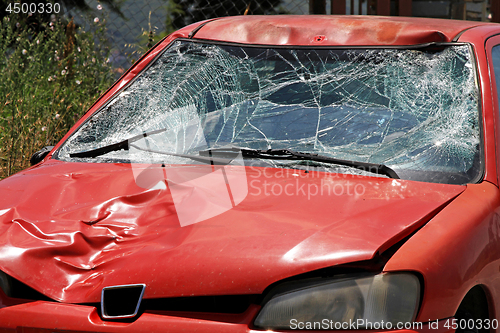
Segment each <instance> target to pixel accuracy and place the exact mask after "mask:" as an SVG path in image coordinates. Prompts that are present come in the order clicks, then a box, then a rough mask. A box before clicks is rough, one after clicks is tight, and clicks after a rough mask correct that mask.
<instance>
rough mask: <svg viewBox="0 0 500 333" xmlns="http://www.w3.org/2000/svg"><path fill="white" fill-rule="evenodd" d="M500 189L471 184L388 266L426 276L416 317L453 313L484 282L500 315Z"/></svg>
mask: <svg viewBox="0 0 500 333" xmlns="http://www.w3.org/2000/svg"><path fill="white" fill-rule="evenodd" d="M499 270H500V191H499V189H498V188H497V187H496V186H494V185H493V184H491V183H489V182H482V183H480V184H470V185H467V189H466V190H465V191H464V192H463V193H461V194H460V195H459V196H458V197H457V198H456V199H455V200H454V201H453V202H451V203H450V204H449V205H448V206H447V207H445V208H444V209H443V210H442V211H441V212H439V213H438V214H437V215H436V216H435V217H434V218H432V219H431V220H430V221H429V222H428V223H427V224H426V225H425V226H424V227H422V228H421V229H420V230H419V231H417V232H416V233H415V234H414V235H413V236H412V237H411V238H410V239H409V240H408V241H407V242H406V243H405V244H403V245H402V246H401V248H400V249H399V250H398V251H397V252H396V253H395V254H394V256H393V257H392V258H391V259H390V260H389V261H388V262H387V264H386V266H385V267H384V271H385V272H392V271H414V272H418V273H419V274H420V275H421V276H422V277H423V284H424V285H423V294H422V300H421V306H420V310H419V314H418V315H417V318H416V320H417V321H422V322H427V321H428V320H436V319H443V318H449V317H452V316H454V314H455V312H456V310H457V309H458V307H459V305H460V303H461V301H462V299H463V298H464V297H465V295H466V294H467V292H468V291H469V290H470V289H471V288H472V287H474V286H476V285H482V286H483V288H484V290H485V292H486V295H487V297H488V300H489V303H490V304H488V307H489V309H490V313H491V314H495V316H494V317H496V318H498V315H499V313H498V305H499V304H498V303H499V300H495V302H496V303H495V304H493V303H492V300H493V298H492V297H490V295H492V294H499V293H500V279H491V276H495V275H499Z"/></svg>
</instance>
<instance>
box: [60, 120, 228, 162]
mask: <svg viewBox="0 0 500 333" xmlns="http://www.w3.org/2000/svg"><path fill="white" fill-rule="evenodd" d="M167 130H168V129H167V128H162V129H159V130H154V131H149V132H145V133H142V134H138V135H136V136H133V137H131V138H129V139H126V140H123V141H120V142H117V143H113V144H110V145H107V146H103V147H99V148H96V149H91V150H86V151H81V152H77V153H70V154H69V157H81V158H84V157H88V158H95V157H98V156H101V155H104V154H107V153H110V152H112V151H118V150H122V149H123V150H129V148H130V147H133V148H135V149H138V150H142V151H147V152H151V153H156V154H162V155H168V156H178V157H184V158H189V159H191V160H193V161H198V162H202V163H210V164H216V165H226V164H229V163H231V161H232V160H233V159H232V158H229V159H225V158H212V157H204V156H196V155H187V154H176V153H168V152H163V151H157V150H152V149H147V148H141V147H139V146H137V145H134V144H132V143H133V142H135V141H138V140H141V139H143V138H146V137H148V136H150V135H154V134H158V133H162V132H166V131H167Z"/></svg>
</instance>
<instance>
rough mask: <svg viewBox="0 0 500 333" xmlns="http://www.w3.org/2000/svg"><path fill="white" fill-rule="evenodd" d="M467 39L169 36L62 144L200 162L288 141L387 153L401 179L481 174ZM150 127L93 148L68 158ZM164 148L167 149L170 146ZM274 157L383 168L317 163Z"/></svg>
mask: <svg viewBox="0 0 500 333" xmlns="http://www.w3.org/2000/svg"><path fill="white" fill-rule="evenodd" d="M472 60H473V57H472V55H471V50H470V47H469V46H468V45H463V44H443V45H433V46H428V47H423V48H409V49H404V48H365V49H362V48H353V49H310V48H298V47H297V48H293V47H291V48H276V47H274V48H273V47H267V48H266V47H252V46H241V45H227V44H212V43H202V42H194V41H188V40H177V41H174V42H173V43H172V44H171V45H170V46H169V47H168V48H167V49H166V50H165V51H164V52H163V53H162V54H161V56H159V57H158V58H157V59H156V60H155V61H154V63H153V64H152V65H151V66H149V67H148V68H146V69H145V70H144V71H143V72H142V73H141V74H140V75H139V76H138V77H137V78H136V79H135V80H134V81H133V82H132V84H130V85H129V86H128V87H126V88H125V89H123V90H122V91H121V92H119V93H118V94H117V95H116V96H115V97H114V98H113V99H112V100H111V102H109V103H108V104H107V105H106V106H105V107H103V108H102V109H101V110H100V111H99V112H97V113H95V114H94V115H93V116H92V117H91V118H89V120H88V121H86V122H85V123H84V124H83V125H82V126H81V127H80V128H79V129H78V130H77V131H76V132H75V133H74V134H73V135H72V136H71V137H70V138H69V139H68V140H67V141H66V142H65V143H64V144H63V146H62V147H61V148H60V150H59V152H58V155H57V158H58V159H61V160H65V161H77V162H97V163H116V162H124V163H152V162H153V163H162V164H197V163H203V162H199V161H196V160H192V159H190V158H188V157H186V156H179V155H190V156H200V151H201V150H206V149H211V148H220V147H244V148H250V149H260V150H267V149H290V150H293V151H298V152H307V153H314V154H320V155H323V156H328V157H334V158H338V159H344V160H349V161H361V162H370V163H377V164H384V165H386V166H388V167H390V168H392V169H393V170H395V171H396V172H397V174H398V176H399V177H400V178H402V179H411V180H418V181H430V182H438V183H452V184H464V183H468V182H472V181H475V180H477V179H478V178H479V177H480V174H481V172H482V171H481V170H482V167H481V158H480V156H481V155H480V150H481V148H480V147H481V135H480V130H481V128H480V126H479V106H478V105H479V102H478V101H479V93H478V85H477V82H476V74H475V66H474V64H473V61H472ZM155 130H161V131H158V133H156V134H154V133H153V134H149V135H147V137H144V138H142V139H139V140H134V142H133V143H132V142H131V143H130V144H129V145H128V147H127V148H128V149H127V148H125V149H119V150H114V151H109V152H107V153H105V154H102V155H100V156H94V157H71V156H70V154H72V153H75V152H82V151H89V150H93V149H97V148H100V147H105V146H107V145H110V144H116V143H117V142H121V141H123V140H127V139H128V138H131V137H134V136H136V135H140V134H141V133H148V132H151V131H155ZM162 152H163V153H169V154H174V155H165V154H162ZM257 162H258V163H261V164H259V165H263V166H267V167H276V168H304V167H315V168H318V170H324V171H333V172H340V173H355V174H360V173H361V174H365V175H367V176H368V175H369V176H380V175H375V174H370V173H363V171H360V170H357V169H352V168H349V167H341V166H335V165H331V164H326V163H323V162H307V161H293V160H280V159H266V160H261V159H259V158H256V157H253V158H245V161H244V163H245V164H246V165H249V164H251V163H257Z"/></svg>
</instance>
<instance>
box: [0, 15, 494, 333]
mask: <svg viewBox="0 0 500 333" xmlns="http://www.w3.org/2000/svg"><path fill="white" fill-rule="evenodd" d="M196 27H198V24H193V25H191V26H189V27H186V28H183V29H181V30H179V31H178V32H175V33H173V34H171V35H170V36H169V37H167V38H166V39H165V40H163V41H162V42H160V43H159V44H158V45H157V46H156V47H155V48H154V49H153V50H151V51H150V52H149V53H148V54H147V55H145V56H144V57H143V58H142V59H141V60H140V61H138V62H137V63H136V64H135V65H134V66H133V67H132V68H131V69H130V70H129V71H128V72H127V73H125V74H124V76H123V77H122V78H121V79H120V80H119V81H118V82H117V83H116V84H115V85H114V86H113V87H112V88H111V89H110V90H108V91H107V92H106V93H105V94H104V95H103V96H102V97H101V98H100V99H99V100H98V101H97V102H96V104H94V106H93V107H92V108H91V110H90V111H89V112H88V113H87V115H85V116H84V117H83V118H82V119H80V120H79V122H78V123H77V124H76V125H75V126H74V127H73V129H72V130H71V131H70V132H69V133H68V134H67V135H66V136H65V138H64V139H63V140H62V141H61V142H63V141H64V140H65V139H66V138H67V137H68V136H69V135H70V134H71V133H72V132H73V131H74V130H75V129H76V128H77V127H78V126H79V125H80V124H81V123H82V122H84V121H85V120H86V119H87V118H88V117H89V116H90V115H91V114H92V113H93V112H95V111H97V110H98V109H99V108H100V107H101V106H102V105H103V104H104V103H106V101H107V100H109V99H110V98H111V97H112V96H113V95H114V94H115V93H117V92H118V91H119V90H120V89H121V88H122V87H123V86H125V85H126V84H127V83H128V82H130V80H132V79H133V78H134V77H135V76H136V75H137V74H138V73H140V72H141V70H142V69H143V68H144V67H145V66H147V65H148V63H149V62H150V61H151V60H152V59H154V57H155V56H156V55H157V54H158V53H159V52H161V50H162V49H163V48H164V47H166V46H167V45H168V44H169V43H170V42H171V41H173V40H174V39H176V38H181V37H182V38H187V37H188V35H189V33H190V32H192V31H193V29H195V28H196ZM462 31H465V32H464V33H463V34H462V35H461V36H460V39H459V41H461V42H466V43H470V45H471V46H472V47H473V50H474V54H475V58H476V60H477V70H478V74H479V83H480V87H481V103H482V104H481V106H482V117H483V118H482V128H483V131H484V138H483V140H484V160H485V175H484V180H483V181H482V182H481V183H479V184H472V185H467V186H456V185H442V184H430V183H423V182H412V181H404V180H397V181H396V180H392V179H383V178H376V177H356V176H344V175H339V177H334V178H332V179H325V178H322V177H324V175H323V174H321V173H318V172H311V173H309V174H302V173H300V172H298V171H296V173H295V174H296V175H294V174H293V173H292V172H290V171H292V170H289V172H285V174H283V170H278V169H262V168H246V169H245V170H244V169H243V168H242V167H239V168H240V169H238V170H239V172H243V171H245V172H246V176H247V180H248V184H249V194H248V195H247V196H246V198H245V199H244V200H243V201H242V202H241V203H240V204H239V205H237V206H236V207H235V208H233V209H231V210H229V211H227V212H225V213H223V214H220V215H218V216H215V217H212V218H210V219H208V220H205V221H203V222H200V223H196V224H193V225H189V226H186V227H180V224H179V219H178V217H177V215H176V211H175V207H174V205H173V200H172V196H171V194H170V192H169V190H168V189H167V190H144V189H142V188H139V187H138V186H137V185H136V183H135V180H134V177H133V174H132V170H131V168H130V166H129V165H126V164H97V163H96V164H84V163H67V162H61V161H56V160H51V158H50V155H49V156H48V157H47V158H46V159H45V161H44V162H42V163H40V164H39V165H37V166H35V167H32V168H30V169H29V170H25V171H23V172H20V173H18V174H16V175H14V176H12V177H9V178H7V179H5V180H3V181H1V182H0V244H1V245H2V247H1V249H0V269H1V270H3V271H4V272H6V273H8V274H10V275H12V276H13V277H15V278H17V279H19V280H21V281H22V282H24V283H25V284H27V285H29V286H31V287H33V288H35V289H36V290H38V291H40V292H41V293H43V294H45V295H46V296H48V297H50V298H53V299H54V300H57V301H60V302H42V301H29V300H28V301H26V300H17V299H11V298H8V297H7V296H5V295H4V294H3V293H0V303H1V305H0V307H2V309H0V327H2V329H0V332H4V331H5V332H16V331H21V332H49V331H57V330H61V331H64V330H66V331H71V330H73V331H100V332H141V331H143V332H152V331H158V330H162V329H165V327H168V330H169V331H171V332H180V331H189V332H194V331H201V332H257V331H253V330H252V322H253V319H254V318H255V316H256V314H257V312H258V311H259V306H258V305H252V306H250V307H249V308H248V309H247V311H245V312H244V313H242V314H238V315H225V314H212V313H204V314H200V313H166V312H159V311H156V312H153V311H146V312H145V313H143V314H142V315H141V316H140V317H139V318H137V319H136V320H134V321H132V322H109V321H102V320H101V318H100V317H99V314H98V312H97V310H96V308H95V307H94V306H93V305H77V304H71V303H91V302H98V301H99V300H100V292H101V290H102V288H103V287H105V286H111V285H119V284H134V283H145V284H146V285H147V288H146V292H145V298H146V299H147V298H160V297H178V296H202V295H235V294H260V293H262V292H264V290H265V289H266V288H267V287H269V286H270V285H271V284H273V283H275V282H279V281H281V280H283V279H285V278H290V277H293V276H296V275H299V274H301V273H305V272H310V271H312V270H316V269H320V268H325V267H332V266H336V265H342V264H348V263H353V262H356V263H357V262H360V261H364V260H369V259H372V258H374V257H377V256H378V255H379V254H380V253H381V252H383V251H385V250H387V249H389V248H390V247H391V246H392V245H394V244H396V243H397V242H398V241H400V240H402V239H404V238H405V237H406V236H408V235H411V234H412V233H413V235H412V236H411V237H410V238H409V239H408V240H406V242H405V243H404V244H403V245H402V246H401V247H400V248H399V249H398V250H397V251H396V252H395V254H394V255H393V256H392V257H391V258H390V259H389V260H388V261H387V263H386V265H385V267H384V268H383V270H384V271H385V272H392V271H394V272H399V271H413V272H418V273H419V275H420V276H421V277H422V278H423V283H424V285H423V291H424V293H423V299H422V304H421V306H420V310H419V314H418V318H417V320H420V321H424V322H426V321H428V320H441V321H440V329H438V330H434V329H429V328H426V329H423V330H420V331H419V332H422V333H423V332H426V333H427V332H431V331H432V332H435V333H444V332H445V331H446V332H447V331H448V330H446V329H445V328H443V327H442V324H443V322H444V321H443V320H444V319H446V318H450V317H452V316H453V315H454V314H455V311H456V309H457V308H458V306H459V304H460V302H461V301H462V299H463V297H464V296H465V294H466V293H467V292H468V291H469V290H470V289H471V288H472V287H474V286H476V285H481V286H483V288H484V290H485V292H486V294H487V296H488V299H489V300H490V304H489V306H490V312H491V313H492V316H491V318H499V317H500V311H499V309H500V298H499V297H498V296H499V295H500V280H499V279H498V278H497V276H498V274H499V267H500V191H499V189H498V184H499V183H498V176H499V174H500V170H499V168H500V157H499V156H500V145H499V144H497V142H498V139H497V138H498V137H499V134H498V131H499V126H500V125H499V123H498V121H497V119H499V118H498V117H499V106H498V103H497V101H496V97H497V96H496V86H495V83H494V82H493V81H492V80H493V76H492V74H491V59H490V58H489V57H488V47H491V46H493V45H496V44H497V43H496V41H498V44H500V39H499V38H498V37H496V39H491V40H490V41H489V42H486V40H487V39H488V37H489V36H492V35H495V34H498V33H500V26H499V25H496V24H489V23H481V22H470V21H447V20H434V19H417V18H402V17H395V18H388V17H361V16H354V17H352V16H349V17H347V16H314V17H309V16H275V17H273V16H246V17H243V16H242V17H230V18H221V19H217V20H213V21H211V22H209V23H208V24H206V25H205V26H203V27H202V28H201V29H200V30H199V31H198V32H197V33H196V35H195V38H197V39H210V40H221V41H230V42H236V43H246V44H252V43H254V44H267V45H318V44H320V45H322V46H323V45H341V46H344V45H345V46H349V45H381V46H386V45H414V44H421V43H427V42H439V41H451V40H452V39H453V38H455V37H456V36H457V35H458V34H459V33H461V32H462ZM60 144H61V143H59V144H58V146H59V145H60ZM58 146H56V148H55V149H57V147H58ZM179 168H182V167H179V166H177V167H170V170H171V171H172V170H175V169H179ZM322 181H323V182H322ZM325 181H326V183H327V184H330V185H331V186H332V187H331V188H330V191H332V189H334V186H335V185H342V186H343V188H344V189H345V188H348V187H349V184H350V186H351V189H353V190H354V188H355V187H356V186H361V187H363V189H365V190H364V192H363V193H362V194H359V193H358V195H356V193H353V192H351V194H349V193H342V194H341V195H336V194H335V193H333V194H330V195H318V196H314V197H308V196H307V191H304V192H302V191H301V190H300V189H301V188H308V187H312V186H316V187H318V186H321V185H322V184H325ZM252 182H253V183H252ZM265 184H267V185H265ZM274 185H279V188H282V189H288V190H289V191H292V192H293V193H294V195H287V194H286V193H281V195H279V194H278V195H276V194H275V195H266V193H265V191H266V189H267V190H268V191H273V188H278V187H273V186H274ZM287 186H288V187H287ZM301 186H302V187H301ZM361 187H358V188H361ZM318 188H319V187H318ZM96 189H97V190H96ZM252 191H254V192H253V193H252ZM259 191H260V192H259ZM257 192H259V193H257ZM202 204H204V202H200V205H202ZM359 265H361V266H362V264H359ZM24 327H25V328H24ZM34 328H40V329H42V328H43V329H45V330H46V331H44V330H35V329H34ZM396 332H400V331H396ZM407 332H408V331H407Z"/></svg>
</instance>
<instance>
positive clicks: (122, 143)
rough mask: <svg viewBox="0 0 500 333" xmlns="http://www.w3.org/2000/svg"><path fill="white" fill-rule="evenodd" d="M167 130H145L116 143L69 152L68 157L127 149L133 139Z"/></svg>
mask: <svg viewBox="0 0 500 333" xmlns="http://www.w3.org/2000/svg"><path fill="white" fill-rule="evenodd" d="M167 130H168V129H167V128H162V129H159V130H154V131H149V132H145V133H142V134H138V135H135V136H133V137H131V138H128V139H126V140H123V141H120V142H117V143H113V144H110V145H107V146H103V147H99V148H96V149H91V150H87V151H81V152H78V153H70V154H69V157H89V158H94V157H98V156H101V155H104V154H107V153H110V152H112V151H118V150H122V149H124V150H128V149H129V145H130V144H131V143H132V142H135V141H138V140H140V139H143V138H146V137H148V136H150V135H154V134H158V133H162V132H166V131H167Z"/></svg>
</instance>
